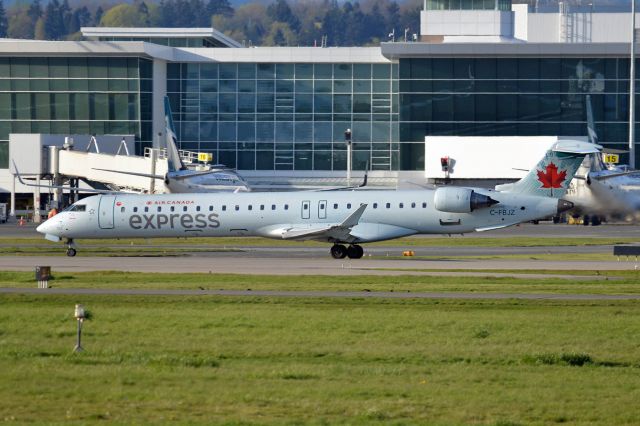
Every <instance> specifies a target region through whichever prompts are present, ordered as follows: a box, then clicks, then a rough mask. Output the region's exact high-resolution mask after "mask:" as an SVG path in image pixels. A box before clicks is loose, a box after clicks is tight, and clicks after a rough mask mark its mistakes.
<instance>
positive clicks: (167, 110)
mask: <svg viewBox="0 0 640 426" xmlns="http://www.w3.org/2000/svg"><path fill="white" fill-rule="evenodd" d="M164 120H165V135H166V137H165V143H166V145H167V146H166V148H167V161H168V163H169V164H168V166H169V171H170V172H175V171H176V170H185V169H186V167H185V166H184V164H183V163H182V160H180V154H179V153H178V147H177V145H176V142H177V140H178V138H177V137H176V132H175V127H174V126H173V118H172V117H171V105H170V104H169V97H168V96H165V97H164Z"/></svg>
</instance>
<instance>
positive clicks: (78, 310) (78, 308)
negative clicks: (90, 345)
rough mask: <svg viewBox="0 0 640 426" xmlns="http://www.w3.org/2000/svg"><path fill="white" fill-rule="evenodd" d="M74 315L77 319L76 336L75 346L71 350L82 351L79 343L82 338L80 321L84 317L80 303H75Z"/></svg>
mask: <svg viewBox="0 0 640 426" xmlns="http://www.w3.org/2000/svg"><path fill="white" fill-rule="evenodd" d="M74 316H75V317H76V319H77V320H78V338H77V340H76V347H75V348H73V352H82V351H83V350H84V349H82V345H81V344H80V341H81V338H82V323H83V322H84V319H85V312H84V307H83V306H82V305H76V310H75V313H74Z"/></svg>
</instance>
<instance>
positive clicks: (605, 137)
mask: <svg viewBox="0 0 640 426" xmlns="http://www.w3.org/2000/svg"><path fill="white" fill-rule="evenodd" d="M636 78H638V77H637V76H636ZM636 87H638V83H636ZM586 95H590V98H591V104H592V107H593V113H594V120H595V126H596V132H597V133H598V137H599V141H600V143H602V144H603V145H607V146H609V147H612V148H620V149H625V148H626V146H627V142H626V141H628V123H629V121H628V115H629V61H628V59H623V58H411V59H401V60H400V105H401V108H400V142H401V143H400V146H401V153H400V157H401V164H400V169H401V170H424V138H425V136H427V135H448V136H512V135H517V136H540V135H549V136H556V135H557V136H580V135H585V136H586V134H587V123H586V120H587V118H586V105H587V96H586ZM639 116H640V114H638V116H636V121H637V120H638V117H639ZM638 130H640V129H638ZM638 130H636V133H637V132H638Z"/></svg>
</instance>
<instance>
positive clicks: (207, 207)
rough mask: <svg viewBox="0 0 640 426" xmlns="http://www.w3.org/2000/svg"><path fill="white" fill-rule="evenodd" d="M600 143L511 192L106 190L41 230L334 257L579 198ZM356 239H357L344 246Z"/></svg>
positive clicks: (561, 152) (564, 149) (559, 159)
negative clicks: (297, 246)
mask: <svg viewBox="0 0 640 426" xmlns="http://www.w3.org/2000/svg"><path fill="white" fill-rule="evenodd" d="M596 151H597V148H596V147H595V146H594V145H592V144H590V143H587V142H580V141H562V142H559V143H557V144H555V145H554V146H553V147H552V148H551V149H550V150H549V151H547V153H546V154H545V156H544V158H543V159H542V160H541V161H540V162H539V163H538V165H537V167H536V169H535V170H532V171H530V172H529V174H527V176H525V177H524V178H523V179H521V180H520V181H518V182H516V183H514V184H511V185H509V188H508V189H507V190H504V191H500V192H498V191H492V190H487V189H480V188H464V187H452V186H446V187H440V188H436V189H421V190H406V191H396V190H379V191H366V190H359V191H358V190H352V191H324V192H267V193H255V192H247V193H208V194H162V195H135V194H101V195H96V196H92V197H88V198H85V199H83V200H81V201H78V202H76V203H75V204H73V205H71V206H70V207H69V208H68V209H66V210H64V211H62V212H61V213H59V214H58V215H56V216H54V217H53V218H51V219H49V220H47V221H46V222H44V223H43V224H41V225H40V226H39V227H38V228H37V230H38V232H40V233H43V234H45V238H47V239H48V240H51V241H55V242H58V241H61V240H63V239H64V240H66V244H67V245H68V250H67V255H69V256H74V255H75V254H76V249H75V248H74V240H75V239H80V238H87V239H99V238H136V237H143V238H156V237H191V236H193V237H196V236H197V237H222V236H245V235H246V236H261V237H266V238H274V239H284V240H315V241H323V242H328V243H333V246H332V247H331V256H332V257H334V258H336V259H341V258H344V257H345V256H348V257H349V258H352V259H357V258H360V257H362V255H363V249H362V247H361V246H360V244H361V243H368V242H373V241H383V240H389V239H393V238H400V237H405V236H408V235H414V234H459V233H466V232H472V231H486V230H491V229H497V228H503V227H506V226H510V225H515V224H517V223H521V222H527V221H531V220H536V219H542V218H545V217H549V216H552V215H556V214H558V213H559V212H563V211H566V210H568V209H570V208H572V207H573V204H572V203H570V202H567V201H565V200H563V199H561V198H560V197H562V196H563V195H564V193H565V191H566V188H567V186H568V184H569V182H570V181H571V179H572V178H573V176H574V174H575V172H576V170H577V169H578V166H579V165H580V163H582V161H583V159H584V156H585V155H586V154H588V153H592V152H596ZM345 244H347V245H348V246H345Z"/></svg>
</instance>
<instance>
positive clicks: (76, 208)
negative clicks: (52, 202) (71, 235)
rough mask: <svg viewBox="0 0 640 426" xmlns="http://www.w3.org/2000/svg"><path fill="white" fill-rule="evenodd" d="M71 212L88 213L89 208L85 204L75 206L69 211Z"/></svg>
mask: <svg viewBox="0 0 640 426" xmlns="http://www.w3.org/2000/svg"><path fill="white" fill-rule="evenodd" d="M69 211H70V212H84V211H87V206H86V205H84V204H74V205H73V206H71V208H70V209H69Z"/></svg>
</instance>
